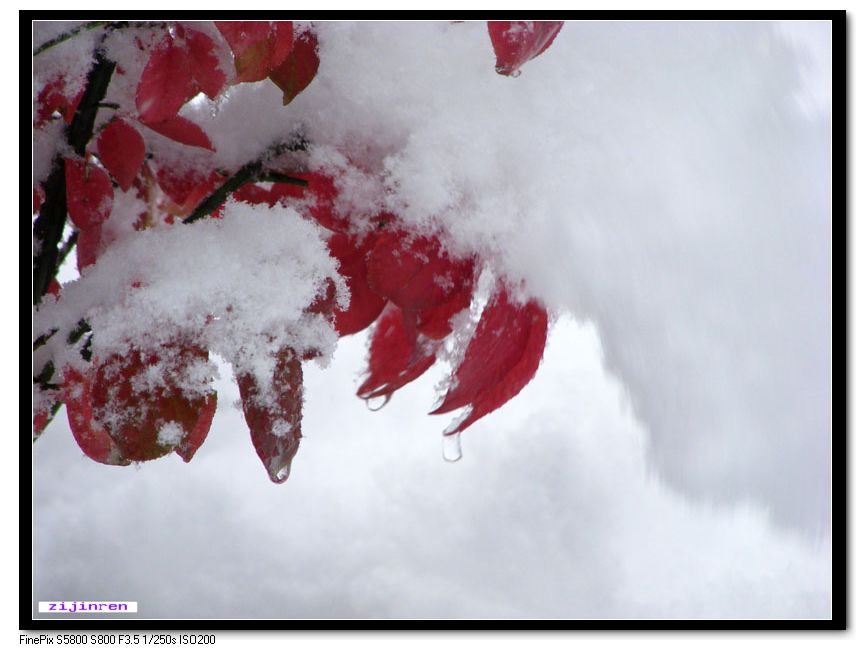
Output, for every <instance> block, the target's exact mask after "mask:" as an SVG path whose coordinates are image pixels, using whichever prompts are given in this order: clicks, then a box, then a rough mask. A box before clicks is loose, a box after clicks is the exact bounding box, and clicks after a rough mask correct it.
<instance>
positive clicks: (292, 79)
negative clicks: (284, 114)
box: [270, 31, 319, 106]
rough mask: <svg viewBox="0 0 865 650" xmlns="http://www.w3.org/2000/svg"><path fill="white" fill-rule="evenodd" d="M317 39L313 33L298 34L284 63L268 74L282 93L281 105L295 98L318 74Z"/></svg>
mask: <svg viewBox="0 0 865 650" xmlns="http://www.w3.org/2000/svg"><path fill="white" fill-rule="evenodd" d="M318 63H319V61H318V37H317V36H316V35H315V32H313V31H306V32H303V33H302V34H300V35H299V36H298V37H297V39H296V40H295V42H294V48H293V49H292V50H291V54H289V55H288V56H287V57H286V59H285V61H283V62H282V64H280V65H279V66H278V67H276V68H275V69H274V70H273V71H272V72H271V73H270V80H271V81H272V82H273V83H275V84H276V85H277V86H279V89H280V90H281V91H282V105H283V106H285V105H287V104H288V103H289V102H291V100H292V99H294V98H295V97H297V96H298V95H299V94H300V93H301V92H302V91H303V90H304V89H305V88H306V87H307V86H308V85H309V84H310V83H311V82H312V80H313V79H314V78H315V75H316V74H317V73H318Z"/></svg>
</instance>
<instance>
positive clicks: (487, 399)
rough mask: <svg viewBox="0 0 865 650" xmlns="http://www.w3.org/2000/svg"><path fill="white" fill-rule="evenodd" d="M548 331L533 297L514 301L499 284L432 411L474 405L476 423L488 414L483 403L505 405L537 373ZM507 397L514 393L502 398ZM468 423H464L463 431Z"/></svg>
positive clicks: (543, 315) (441, 411) (542, 310)
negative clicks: (523, 303) (446, 387)
mask: <svg viewBox="0 0 865 650" xmlns="http://www.w3.org/2000/svg"><path fill="white" fill-rule="evenodd" d="M546 331H547V314H546V311H544V309H543V308H541V307H540V305H538V304H537V303H536V302H534V301H531V302H528V303H526V304H525V305H517V304H514V303H513V302H511V301H510V300H509V297H508V292H507V290H506V289H504V288H502V287H500V288H499V289H498V290H497V291H496V293H495V294H494V295H493V296H492V297H491V298H490V300H489V303H488V304H487V306H486V307H485V308H484V311H483V313H482V314H481V319H480V322H479V323H478V326H477V329H476V330H475V333H474V335H473V336H472V339H471V340H470V341H469V344H468V347H467V348H466V351H465V355H464V357H463V360H462V362H461V363H460V365H459V368H457V370H456V372H455V373H454V375H453V378H452V380H451V387H450V389H449V390H448V391H447V394H446V395H445V397H444V399H443V400H442V403H441V404H440V405H439V406H438V407H437V408H436V409H435V410H433V411H432V413H447V412H448V411H453V410H454V409H457V408H460V407H463V406H468V405H469V404H473V409H472V419H471V421H472V422H473V421H474V420H476V419H477V418H479V417H481V416H482V415H485V414H486V413H489V410H487V411H485V412H482V411H483V409H482V408H480V407H481V406H484V407H487V406H490V405H491V404H497V405H496V406H493V407H492V408H491V409H490V410H493V409H495V408H498V407H499V406H501V405H502V404H504V403H505V402H506V401H507V400H508V399H510V397H513V396H514V395H516V394H517V393H518V392H519V391H520V390H522V388H523V387H524V386H525V385H526V384H527V383H528V382H529V381H530V380H531V378H532V377H533V376H534V373H535V371H536V370H537V367H538V364H539V363H540V359H541V356H542V355H543V346H544V343H545V342H546ZM539 341H540V347H538V342H539ZM503 395H510V397H508V398H507V399H504V401H501V398H502V396H503ZM499 402H500V403H499ZM476 413H480V414H479V415H476ZM466 426H468V424H465V425H464V426H462V425H461V429H464V428H465V427H466ZM461 429H460V430H461Z"/></svg>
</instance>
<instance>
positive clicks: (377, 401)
mask: <svg viewBox="0 0 865 650" xmlns="http://www.w3.org/2000/svg"><path fill="white" fill-rule="evenodd" d="M389 401H390V395H379V396H377V397H370V398H368V399H367V400H366V407H367V408H368V409H369V410H370V411H380V410H381V409H383V408H384V407H385V405H386V404H387V403H388V402H389Z"/></svg>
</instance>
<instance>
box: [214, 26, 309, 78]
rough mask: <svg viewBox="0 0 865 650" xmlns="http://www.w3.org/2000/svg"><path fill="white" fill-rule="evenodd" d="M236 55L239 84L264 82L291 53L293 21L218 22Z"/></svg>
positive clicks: (235, 61) (220, 29) (235, 62)
mask: <svg viewBox="0 0 865 650" xmlns="http://www.w3.org/2000/svg"><path fill="white" fill-rule="evenodd" d="M216 27H217V29H219V31H220V33H221V34H222V36H223V38H225V40H226V42H227V43H228V45H229V47H231V51H232V52H233V53H234V67H235V70H236V72H237V81H239V82H251V81H261V80H262V79H264V78H265V77H267V76H268V75H269V74H270V72H271V70H273V69H274V68H276V67H277V66H279V65H280V64H281V63H282V62H283V61H284V60H285V58H286V56H288V54H289V53H290V52H291V50H292V46H293V43H294V26H293V24H292V23H291V22H290V21H279V22H275V23H270V22H267V21H244V20H238V21H216Z"/></svg>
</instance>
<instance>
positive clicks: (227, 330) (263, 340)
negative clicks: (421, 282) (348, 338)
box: [36, 203, 343, 384]
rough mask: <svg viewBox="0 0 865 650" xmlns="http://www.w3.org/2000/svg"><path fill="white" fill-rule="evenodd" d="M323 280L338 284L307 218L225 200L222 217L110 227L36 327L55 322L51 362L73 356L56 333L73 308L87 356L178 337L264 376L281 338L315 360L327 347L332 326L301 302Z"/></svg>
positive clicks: (64, 328) (70, 321)
mask: <svg viewBox="0 0 865 650" xmlns="http://www.w3.org/2000/svg"><path fill="white" fill-rule="evenodd" d="M327 280H331V281H332V282H334V283H335V284H337V286H343V281H342V279H341V277H340V276H339V275H338V274H337V272H336V262H335V260H333V259H332V258H331V257H330V256H329V255H328V252H327V249H326V247H325V243H324V241H323V239H322V230H321V229H320V228H319V227H318V226H317V225H315V224H313V223H311V222H310V221H307V220H306V219H304V218H303V217H302V216H301V215H300V214H298V213H297V212H295V211H294V210H291V209H281V210H270V209H268V208H267V207H266V206H249V205H246V204H241V203H230V204H228V205H227V206H226V209H225V214H224V217H223V218H222V219H210V220H203V221H200V222H198V223H196V224H194V225H184V224H182V223H179V222H177V223H175V225H171V226H169V225H167V224H163V225H162V227H158V228H154V229H150V230H146V231H141V232H138V231H131V232H130V233H127V234H126V235H125V236H120V238H119V239H117V240H116V241H115V242H114V243H113V244H112V245H111V246H110V247H109V248H108V249H107V250H106V252H105V253H104V255H103V256H102V257H101V258H100V259H99V262H98V263H97V264H96V265H95V266H93V267H90V268H89V269H87V270H86V271H85V273H84V275H83V276H82V277H81V278H79V279H77V280H74V281H72V282H67V283H66V284H65V285H64V286H63V297H62V299H61V300H60V301H59V302H58V303H50V304H46V306H45V307H44V308H42V309H40V310H39V312H37V315H36V331H42V330H43V329H47V328H48V327H49V326H51V327H58V326H59V327H60V334H58V335H55V336H54V337H52V339H51V340H50V341H49V343H48V344H47V345H46V346H45V347H46V348H48V349H49V350H50V351H51V353H52V354H53V355H54V358H55V366H56V367H63V365H65V364H66V363H70V364H76V363H80V358H77V357H78V355H77V353H76V352H74V351H71V350H69V349H67V348H66V347H65V346H64V345H63V341H64V340H65V338H66V333H68V332H69V331H71V329H72V328H74V326H75V324H76V323H78V321H79V320H80V319H82V318H83V319H86V320H87V321H88V322H89V323H90V325H91V327H92V329H93V331H94V333H95V335H94V337H93V343H92V345H93V354H94V355H95V356H96V357H97V358H107V357H108V356H109V355H111V354H116V353H119V354H122V353H124V352H126V351H127V350H128V349H129V347H130V345H132V343H133V342H134V344H135V346H136V347H138V348H143V349H159V348H160V347H161V346H166V345H170V344H172V343H177V342H178V339H183V340H187V339H188V340H192V341H195V342H196V343H197V344H199V345H202V346H205V347H207V348H208V349H209V350H210V351H211V352H213V353H216V354H219V355H221V356H222V357H223V358H226V359H230V360H231V361H232V363H234V364H235V365H236V366H237V367H238V368H240V369H242V370H244V371H247V372H252V373H254V374H256V376H257V377H259V379H260V380H261V382H262V383H266V384H269V383H270V374H271V371H272V368H273V363H274V355H275V353H276V351H277V350H279V349H280V348H282V347H285V346H288V347H291V348H292V349H294V350H296V351H298V352H299V353H302V352H304V351H311V350H318V351H320V352H321V353H322V357H321V363H326V362H327V359H328V358H329V356H330V354H332V351H333V349H334V346H335V344H336V334H335V332H334V331H333V328H332V326H331V325H330V323H328V322H327V321H326V320H325V319H324V318H323V317H322V316H320V315H318V314H311V313H306V312H305V309H306V307H308V306H309V305H310V304H311V303H312V302H313V301H314V300H315V298H316V297H318V296H319V295H322V294H323V292H324V290H325V286H326V282H327ZM166 363H170V360H166Z"/></svg>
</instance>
